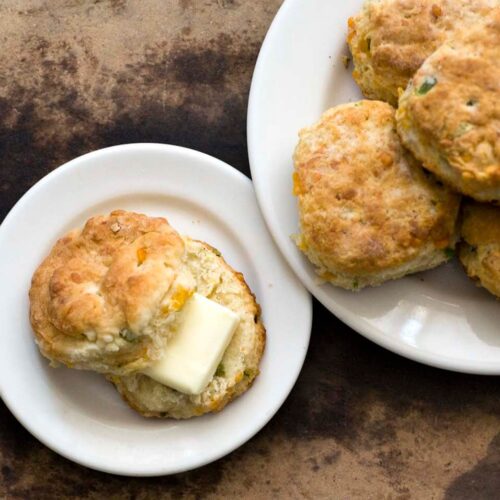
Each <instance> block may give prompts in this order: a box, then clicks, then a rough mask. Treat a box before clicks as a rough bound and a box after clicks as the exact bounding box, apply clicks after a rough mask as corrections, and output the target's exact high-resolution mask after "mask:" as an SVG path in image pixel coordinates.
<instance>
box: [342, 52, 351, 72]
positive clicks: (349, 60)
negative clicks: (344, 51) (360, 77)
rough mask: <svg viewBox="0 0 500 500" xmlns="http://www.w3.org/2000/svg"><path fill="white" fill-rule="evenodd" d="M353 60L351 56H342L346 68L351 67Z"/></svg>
mask: <svg viewBox="0 0 500 500" xmlns="http://www.w3.org/2000/svg"><path fill="white" fill-rule="evenodd" d="M350 62H351V58H350V57H349V56H346V55H344V56H342V64H343V65H344V68H345V69H348V68H349V63H350Z"/></svg>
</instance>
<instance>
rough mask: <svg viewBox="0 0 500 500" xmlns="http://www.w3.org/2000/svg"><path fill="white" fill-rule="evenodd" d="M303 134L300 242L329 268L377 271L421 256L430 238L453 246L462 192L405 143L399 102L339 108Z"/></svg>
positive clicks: (298, 184) (298, 172)
mask: <svg viewBox="0 0 500 500" xmlns="http://www.w3.org/2000/svg"><path fill="white" fill-rule="evenodd" d="M299 135H300V141H299V144H298V146H297V148H296V150H295V155H294V161H295V194H297V195H298V198H299V207H300V215H301V228H302V241H301V244H302V245H305V246H306V247H307V248H303V250H305V251H307V250H308V249H310V250H311V251H312V252H315V253H317V254H319V258H320V260H321V261H322V262H323V264H324V265H325V267H336V268H337V269H341V270H343V271H344V272H346V273H347V272H349V273H351V272H354V273H371V272H376V271H378V270H383V269H386V268H389V267H392V266H394V265H397V264H400V263H403V262H406V261H408V260H410V259H411V258H414V257H415V256H416V255H417V254H418V252H419V250H420V248H422V247H423V246H425V245H428V244H429V243H430V244H434V245H435V246H436V247H437V248H443V249H444V248H446V247H447V246H448V245H450V244H454V242H453V241H452V240H453V238H454V226H455V219H456V213H457V210H458V197H457V196H456V195H454V194H452V193H451V192H450V191H449V190H448V189H446V188H444V187H443V186H441V185H439V184H438V183H436V182H435V181H434V179H432V178H429V177H428V176H427V175H426V174H425V173H424V171H423V170H422V169H421V168H420V166H418V164H417V163H416V161H415V160H414V159H413V157H412V156H411V155H410V154H409V153H408V152H407V151H406V150H405V149H404V148H403V147H402V146H401V143H400V141H399V138H398V135H397V133H396V130H395V119H394V109H393V108H392V106H390V105H389V104H386V103H383V102H380V101H360V102H358V103H354V104H344V105H341V106H337V107H336V108H332V109H330V110H328V111H327V112H325V113H324V114H323V116H322V117H321V119H320V120H319V122H317V123H316V124H315V125H313V126H312V127H309V128H306V129H303V130H302V131H301V132H300V134H299Z"/></svg>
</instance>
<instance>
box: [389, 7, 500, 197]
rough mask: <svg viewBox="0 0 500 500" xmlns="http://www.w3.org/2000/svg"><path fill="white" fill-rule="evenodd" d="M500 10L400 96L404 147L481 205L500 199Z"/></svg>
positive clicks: (437, 56)
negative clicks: (481, 202)
mask: <svg viewBox="0 0 500 500" xmlns="http://www.w3.org/2000/svg"><path fill="white" fill-rule="evenodd" d="M499 61H500V8H499V9H497V10H496V11H495V13H494V15H491V16H490V17H488V19H487V20H486V21H485V22H484V23H481V24H479V25H476V26H475V27H473V28H471V29H470V30H467V31H464V32H462V33H461V34H460V36H457V37H456V38H454V39H453V40H451V41H449V42H448V43H446V44H445V45H443V46H442V47H440V48H439V49H438V50H436V52H434V53H433V54H432V55H431V56H429V58H428V59H427V60H426V61H425V62H424V64H423V65H422V67H421V68H420V69H419V70H418V71H417V73H416V74H415V76H414V77H413V79H412V82H411V83H410V85H409V86H408V88H407V89H406V91H405V92H404V93H403V94H402V95H401V98H400V100H399V109H398V111H397V122H398V131H399V134H400V135H401V139H402V141H403V143H404V144H405V145H406V146H407V147H408V148H409V149H410V150H411V151H412V152H413V154H414V155H415V156H416V157H417V158H418V159H419V160H420V161H422V163H423V164H424V166H425V167H426V168H427V169H429V170H430V171H432V172H434V173H435V174H436V175H437V176H438V177H440V178H441V179H442V180H443V181H445V182H446V183H447V184H449V185H450V186H452V187H453V188H454V189H456V190H458V191H460V192H462V193H464V194H466V195H469V196H471V197H472V198H474V199H476V200H479V201H499V200H500V66H499Z"/></svg>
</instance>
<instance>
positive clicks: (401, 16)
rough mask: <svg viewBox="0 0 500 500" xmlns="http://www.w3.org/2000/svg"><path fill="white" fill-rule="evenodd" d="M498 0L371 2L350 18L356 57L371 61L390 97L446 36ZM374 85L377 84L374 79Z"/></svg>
mask: <svg viewBox="0 0 500 500" xmlns="http://www.w3.org/2000/svg"><path fill="white" fill-rule="evenodd" d="M498 5H500V2H498V1H497V0H372V1H367V2H365V4H364V8H363V10H362V11H361V12H360V13H359V14H358V15H357V16H355V17H353V18H351V19H350V20H349V34H348V41H349V43H350V45H351V48H352V51H353V53H354V54H355V57H356V58H358V59H359V60H360V61H361V62H362V63H363V64H370V65H371V66H372V67H373V69H374V72H375V74H376V75H378V76H379V78H381V79H382V80H383V81H384V82H385V83H384V85H388V86H389V87H390V88H388V89H387V90H389V91H390V92H391V94H392V95H394V96H397V91H398V88H403V89H404V88H405V87H406V85H407V83H408V80H409V79H410V78H411V77H412V75H413V74H414V73H415V72H416V71H417V69H418V68H419V67H420V65H421V64H422V63H423V62H424V60H425V59H426V58H427V57H428V56H429V55H430V54H431V53H432V52H433V51H434V50H436V49H437V48H438V47H439V46H440V45H441V44H442V43H443V42H444V41H446V40H447V39H448V37H449V36H450V34H453V32H454V31H455V30H457V29H459V28H461V27H463V26H466V25H470V24H471V23H474V22H476V21H478V20H479V19H481V18H482V17H483V16H484V15H485V14H486V13H488V12H489V11H490V9H491V8H492V7H494V6H498ZM374 84H375V85H381V83H380V82H379V83H378V84H377V82H374Z"/></svg>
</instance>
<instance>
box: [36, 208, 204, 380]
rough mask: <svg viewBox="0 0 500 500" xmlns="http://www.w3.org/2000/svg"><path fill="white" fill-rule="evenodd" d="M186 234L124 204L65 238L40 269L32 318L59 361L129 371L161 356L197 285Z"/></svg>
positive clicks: (47, 351)
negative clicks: (172, 325)
mask: <svg viewBox="0 0 500 500" xmlns="http://www.w3.org/2000/svg"><path fill="white" fill-rule="evenodd" d="M184 256H185V244H184V241H183V239H182V238H181V237H180V236H179V234H177V232H176V231H175V230H174V229H173V228H172V227H171V226H170V225H169V224H168V222H167V221H166V219H164V218H161V217H148V216H146V215H142V214H137V213H133V212H125V211H122V210H117V211H114V212H111V213H110V214H109V215H108V216H97V217H93V218H91V219H90V220H89V221H88V222H87V223H86V224H85V226H84V227H83V229H75V230H73V231H71V232H69V233H68V234H66V236H64V237H63V238H61V239H59V241H57V243H56V244H55V246H54V247H53V249H52V251H51V252H50V254H49V255H48V257H47V258H46V259H45V260H44V261H43V263H42V264H41V265H40V266H39V267H38V269H37V270H36V272H35V274H34V276H33V279H32V284H31V289H30V292H29V296H30V306H31V307H30V320H31V324H32V327H33V330H34V333H35V338H36V341H37V343H38V346H39V348H40V351H41V352H42V354H43V355H44V356H45V357H47V358H48V359H50V360H51V361H52V362H53V363H54V364H58V363H62V364H64V365H66V366H68V367H70V368H79V369H87V370H94V371H98V372H104V373H115V374H125V373H129V372H131V371H135V370H140V369H142V368H145V367H147V366H148V365H150V364H151V362H152V361H153V360H156V359H158V358H159V357H160V356H161V354H162V352H163V349H164V347H165V344H166V342H167V340H168V338H169V335H170V330H169V328H168V325H169V323H170V322H172V321H173V320H174V319H175V313H176V311H178V310H179V309H181V307H182V305H183V304H184V302H185V301H186V300H187V298H188V297H189V296H190V295H191V293H192V291H193V289H194V279H193V277H192V276H191V275H190V273H189V272H188V271H187V268H186V266H184V264H183V259H184Z"/></svg>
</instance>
